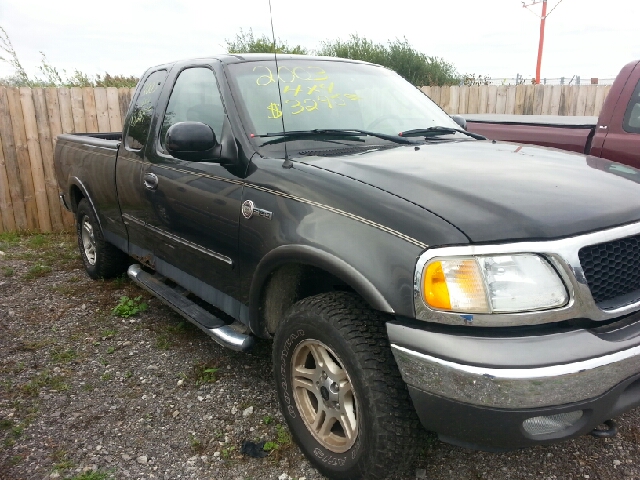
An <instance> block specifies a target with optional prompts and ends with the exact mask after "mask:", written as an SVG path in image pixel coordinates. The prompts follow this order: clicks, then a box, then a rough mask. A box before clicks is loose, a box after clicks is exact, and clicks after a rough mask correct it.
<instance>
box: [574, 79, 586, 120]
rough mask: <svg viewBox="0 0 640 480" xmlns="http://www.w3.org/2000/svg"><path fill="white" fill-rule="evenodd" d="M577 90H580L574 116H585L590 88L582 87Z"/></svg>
mask: <svg viewBox="0 0 640 480" xmlns="http://www.w3.org/2000/svg"><path fill="white" fill-rule="evenodd" d="M576 88H577V89H578V98H577V100H576V101H575V105H576V107H575V108H576V109H575V112H574V115H578V116H582V115H585V110H586V108H587V94H588V92H589V90H588V89H589V87H588V86H587V85H581V86H579V87H576Z"/></svg>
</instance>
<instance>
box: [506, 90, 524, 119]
mask: <svg viewBox="0 0 640 480" xmlns="http://www.w3.org/2000/svg"><path fill="white" fill-rule="evenodd" d="M526 89H527V86H526V85H518V86H516V104H515V109H514V112H513V113H514V114H516V115H524V102H525V95H526ZM507 113H510V112H507Z"/></svg>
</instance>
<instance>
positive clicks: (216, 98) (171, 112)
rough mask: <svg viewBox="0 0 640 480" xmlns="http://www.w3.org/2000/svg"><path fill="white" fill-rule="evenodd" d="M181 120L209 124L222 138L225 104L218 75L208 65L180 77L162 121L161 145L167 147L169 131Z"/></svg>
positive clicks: (186, 71)
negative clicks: (219, 87)
mask: <svg viewBox="0 0 640 480" xmlns="http://www.w3.org/2000/svg"><path fill="white" fill-rule="evenodd" d="M178 122H202V123H205V124H207V125H209V126H210V127H211V130H213V133H215V135H216V138H217V139H218V140H219V139H220V136H221V134H222V124H223V122H224V107H223V106H222V100H220V92H219V90H218V84H217V83H216V78H215V76H214V75H213V72H212V71H211V70H209V69H208V68H188V69H186V70H184V71H183V72H182V73H180V75H179V76H178V79H177V80H176V83H175V85H174V86H173V91H172V92H171V97H170V98H169V104H168V105H167V111H166V112H165V114H164V120H163V121H162V129H161V131H160V144H161V145H162V148H163V149H164V142H165V136H166V134H167V130H169V127H171V125H173V124H175V123H178Z"/></svg>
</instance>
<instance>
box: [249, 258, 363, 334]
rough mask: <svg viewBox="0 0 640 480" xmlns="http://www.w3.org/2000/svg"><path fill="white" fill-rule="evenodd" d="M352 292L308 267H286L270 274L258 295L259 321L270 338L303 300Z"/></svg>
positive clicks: (293, 264)
mask: <svg viewBox="0 0 640 480" xmlns="http://www.w3.org/2000/svg"><path fill="white" fill-rule="evenodd" d="M333 291H349V292H353V291H354V290H353V289H352V288H351V287H350V286H349V285H347V284H346V283H345V282H344V281H342V280H340V279H339V278H338V277H336V276H335V275H332V274H331V273H329V272H327V271H325V270H322V269H321V268H318V267H314V266H311V265H303V264H298V263H287V264H285V265H281V266H280V267H278V268H277V269H276V270H274V271H273V272H272V273H271V274H270V276H269V278H268V280H267V284H266V286H265V287H264V289H263V291H262V298H261V301H260V317H261V321H262V322H263V324H264V326H265V329H266V330H267V331H268V332H269V333H270V334H273V333H275V331H276V328H277V326H278V322H279V321H280V319H281V318H282V317H283V315H284V314H285V312H286V311H287V310H288V309H289V308H290V307H291V306H292V305H293V304H294V303H296V302H298V301H299V300H302V299H303V298H307V297H311V296H313V295H317V294H319V293H325V292H333Z"/></svg>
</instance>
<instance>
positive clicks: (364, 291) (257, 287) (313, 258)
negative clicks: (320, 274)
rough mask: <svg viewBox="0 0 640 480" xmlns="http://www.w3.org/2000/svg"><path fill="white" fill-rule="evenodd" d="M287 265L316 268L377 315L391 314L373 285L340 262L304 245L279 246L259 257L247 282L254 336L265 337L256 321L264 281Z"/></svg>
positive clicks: (391, 309)
mask: <svg viewBox="0 0 640 480" xmlns="http://www.w3.org/2000/svg"><path fill="white" fill-rule="evenodd" d="M288 263H298V264H304V265H310V266H313V267H317V268H320V269H322V270H324V271H326V272H328V273H330V274H332V275H334V276H336V277H337V278H339V279H340V280H342V281H343V282H345V283H346V284H347V285H349V286H350V287H351V288H353V289H354V290H355V291H356V292H357V293H358V294H359V295H360V296H362V298H363V299H364V300H365V301H366V302H368V303H369V305H371V307H372V308H374V309H376V310H379V311H381V312H387V313H394V310H393V308H392V307H391V305H389V303H388V302H387V300H386V299H385V298H384V296H383V295H382V294H381V293H380V291H379V290H378V289H377V288H376V287H375V285H373V283H371V282H370V281H369V280H368V279H367V278H366V277H364V276H363V275H362V274H361V273H360V272H359V271H358V270H356V269H355V268H354V267H353V266H351V265H350V264H348V263H347V262H345V261H344V260H342V259H340V258H338V257H336V256H335V255H333V254H331V253H328V252H325V251H324V250H320V249H318V248H315V247H311V246H308V245H283V246H280V247H277V248H275V249H273V250H271V251H270V252H269V253H267V254H266V255H265V256H264V257H263V258H262V260H261V261H260V263H259V264H258V267H257V268H256V271H255V273H254V275H253V280H252V281H251V290H250V293H249V298H250V301H249V305H250V308H251V311H250V320H249V322H250V327H251V330H252V331H253V332H254V333H255V334H256V335H259V336H262V337H269V334H268V333H267V331H266V329H265V326H264V325H263V324H261V319H260V302H261V297H262V292H263V289H264V287H265V286H266V285H265V284H266V280H267V278H268V277H269V275H270V274H271V273H272V272H273V271H274V270H276V269H277V268H278V267H280V266H282V265H285V264H288Z"/></svg>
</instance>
